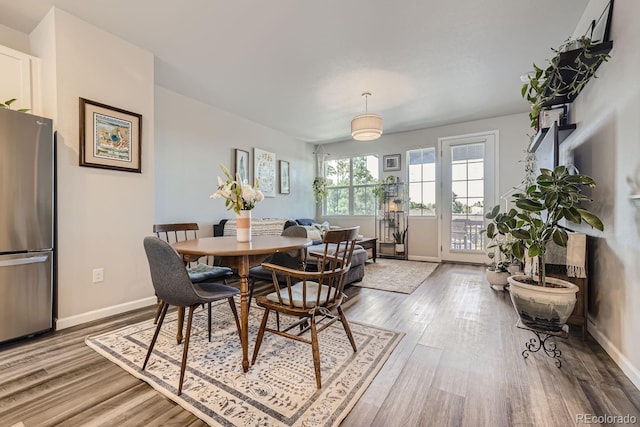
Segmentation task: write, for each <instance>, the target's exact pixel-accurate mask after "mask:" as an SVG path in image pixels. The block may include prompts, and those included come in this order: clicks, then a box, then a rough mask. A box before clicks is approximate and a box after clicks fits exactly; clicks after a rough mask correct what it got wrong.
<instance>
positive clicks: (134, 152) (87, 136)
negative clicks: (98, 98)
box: [80, 98, 142, 173]
mask: <svg viewBox="0 0 640 427" xmlns="http://www.w3.org/2000/svg"><path fill="white" fill-rule="evenodd" d="M141 138H142V115H141V114H137V113H132V112H131V111H126V110H122V109H120V108H116V107H110V106H108V105H105V104H101V103H99V102H95V101H90V100H88V99H84V98H80V166H86V167H91V168H100V169H113V170H118V171H124V172H136V173H141V172H142V168H141V166H140V164H141V161H142V153H141V145H142V144H141Z"/></svg>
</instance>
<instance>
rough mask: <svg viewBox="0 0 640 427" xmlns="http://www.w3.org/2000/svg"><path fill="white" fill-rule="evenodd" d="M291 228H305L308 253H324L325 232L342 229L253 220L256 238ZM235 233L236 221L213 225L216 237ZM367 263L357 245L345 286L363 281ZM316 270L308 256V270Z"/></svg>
mask: <svg viewBox="0 0 640 427" xmlns="http://www.w3.org/2000/svg"><path fill="white" fill-rule="evenodd" d="M289 227H300V228H304V230H305V231H306V236H307V238H308V239H311V240H312V245H311V246H309V248H308V249H307V251H308V252H321V251H324V244H323V243H322V234H323V232H324V231H326V230H328V229H331V228H340V227H336V226H332V225H330V224H329V223H327V222H325V223H322V224H320V223H317V222H316V221H315V220H314V219H311V218H300V219H294V220H291V219H283V218H254V219H252V220H251V233H252V235H254V236H279V235H281V234H282V232H283V231H284V229H285V228H289ZM289 231H291V230H289ZM235 233H236V224H235V220H226V219H223V220H221V221H220V222H219V223H218V224H214V225H213V235H214V237H218V236H235ZM298 235H299V234H298ZM366 261H367V251H366V250H365V249H364V248H363V247H362V246H360V245H356V247H355V249H354V250H353V255H352V256H351V269H350V270H349V271H348V272H347V275H346V276H345V285H348V284H349V283H353V282H359V281H361V280H362V278H363V277H364V266H365V263H366ZM316 269H317V265H316V263H315V258H314V257H313V256H307V270H316Z"/></svg>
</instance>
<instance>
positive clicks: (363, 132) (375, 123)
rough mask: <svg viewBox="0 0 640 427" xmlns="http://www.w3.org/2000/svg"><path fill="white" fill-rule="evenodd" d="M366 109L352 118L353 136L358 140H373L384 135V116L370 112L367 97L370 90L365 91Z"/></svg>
mask: <svg viewBox="0 0 640 427" xmlns="http://www.w3.org/2000/svg"><path fill="white" fill-rule="evenodd" d="M362 96H364V111H365V114H360V115H359V116H356V117H354V118H353V120H351V136H353V139H355V140H358V141H373V140H374V139H378V138H380V135H382V118H381V117H380V116H379V115H377V114H371V113H368V111H367V109H368V105H367V97H368V96H371V93H370V92H364V93H363V94H362Z"/></svg>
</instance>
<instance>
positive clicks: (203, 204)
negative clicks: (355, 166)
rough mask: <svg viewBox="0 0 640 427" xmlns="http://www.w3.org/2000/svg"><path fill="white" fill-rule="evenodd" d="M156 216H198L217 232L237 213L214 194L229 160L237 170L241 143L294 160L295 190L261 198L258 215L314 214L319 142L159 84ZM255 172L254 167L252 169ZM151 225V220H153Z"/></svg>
mask: <svg viewBox="0 0 640 427" xmlns="http://www.w3.org/2000/svg"><path fill="white" fill-rule="evenodd" d="M155 110H156V123H155V135H156V141H155V143H156V145H155V163H156V176H155V189H156V190H155V222H156V223H174V222H197V223H198V224H199V225H200V230H201V235H202V236H207V235H209V236H210V235H212V233H213V228H212V224H214V223H218V222H219V221H220V220H221V219H223V218H234V217H235V213H234V212H233V211H227V210H226V209H225V207H224V199H210V198H209V196H210V195H211V194H212V193H214V192H215V191H216V188H217V186H218V180H217V177H218V176H220V177H222V178H223V179H224V174H223V172H222V170H221V169H220V166H219V165H220V163H223V164H224V165H225V166H227V167H228V168H229V170H230V171H232V172H233V170H234V164H235V163H234V162H235V160H234V156H235V149H236V148H239V149H242V150H245V151H248V152H249V156H250V164H253V148H260V149H262V150H266V151H270V152H272V153H275V155H276V160H287V161H289V164H290V181H291V184H290V185H291V192H290V194H279V193H277V194H276V197H274V198H265V199H264V201H262V202H260V203H258V204H256V207H255V208H254V210H253V211H252V216H253V218H304V217H309V216H313V215H314V212H315V202H314V198H313V191H312V186H311V184H312V182H313V177H314V167H315V162H314V160H313V154H312V152H313V146H311V145H310V144H307V143H304V142H301V141H299V140H296V139H294V138H292V137H290V136H287V135H285V134H283V133H281V132H278V131H276V130H273V129H270V128H267V127H264V126H262V125H259V124H257V123H254V122H251V121H249V120H246V119H244V118H241V117H238V116H235V115H233V114H230V113H227V112H225V111H222V110H219V109H216V108H214V107H211V106H209V105H206V104H203V103H201V102H198V101H195V100H193V99H191V98H187V97H185V96H182V95H180V94H177V93H175V92H172V91H170V90H168V89H165V88H163V87H159V86H156V87H155ZM250 175H251V176H253V171H251V174H250ZM149 227H150V228H149V231H151V225H149Z"/></svg>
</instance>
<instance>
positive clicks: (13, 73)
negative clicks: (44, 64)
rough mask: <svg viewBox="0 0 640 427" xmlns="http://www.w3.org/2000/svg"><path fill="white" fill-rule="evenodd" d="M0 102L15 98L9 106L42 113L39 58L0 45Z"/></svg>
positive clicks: (14, 108)
mask: <svg viewBox="0 0 640 427" xmlns="http://www.w3.org/2000/svg"><path fill="white" fill-rule="evenodd" d="M0 75H1V76H2V78H1V79H0V102H5V101H7V100H9V99H12V98H16V99H17V101H15V102H14V103H13V104H11V108H12V109H13V110H18V109H21V108H28V109H29V112H31V113H33V114H38V115H42V105H41V100H40V60H39V59H38V58H36V57H34V56H31V55H27V54H26V53H23V52H20V51H17V50H13V49H10V48H8V47H5V46H0Z"/></svg>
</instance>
